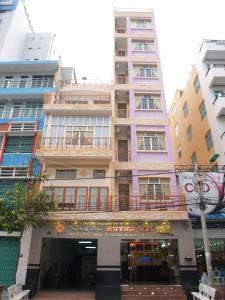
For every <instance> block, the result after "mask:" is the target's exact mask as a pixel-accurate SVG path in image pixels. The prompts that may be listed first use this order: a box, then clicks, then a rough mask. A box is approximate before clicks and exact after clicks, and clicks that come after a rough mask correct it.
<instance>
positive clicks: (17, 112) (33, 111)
mask: <svg viewBox="0 0 225 300" xmlns="http://www.w3.org/2000/svg"><path fill="white" fill-rule="evenodd" d="M42 116H43V109H42V108H41V107H37V108H24V109H22V108H7V107H4V108H3V109H0V119H3V118H35V119H36V118H41V117H42Z"/></svg>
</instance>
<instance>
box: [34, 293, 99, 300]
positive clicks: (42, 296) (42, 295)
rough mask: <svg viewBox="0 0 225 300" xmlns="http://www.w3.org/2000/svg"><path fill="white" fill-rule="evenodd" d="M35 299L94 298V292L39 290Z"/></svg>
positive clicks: (81, 299) (84, 299) (87, 299)
mask: <svg viewBox="0 0 225 300" xmlns="http://www.w3.org/2000/svg"><path fill="white" fill-rule="evenodd" d="M33 299H35V300H39V299H42V300H52V299H55V300H72V299H74V300H95V292H60V291H58V292H56V291H55V292H39V293H38V294H37V295H36V296H35V297H34V298H33Z"/></svg>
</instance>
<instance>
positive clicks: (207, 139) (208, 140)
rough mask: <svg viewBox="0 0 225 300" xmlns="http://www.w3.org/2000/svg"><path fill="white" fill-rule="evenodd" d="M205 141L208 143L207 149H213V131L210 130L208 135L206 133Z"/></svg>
mask: <svg viewBox="0 0 225 300" xmlns="http://www.w3.org/2000/svg"><path fill="white" fill-rule="evenodd" d="M205 142H206V145H207V149H208V150H211V149H212V147H213V139H212V134H211V131H209V132H208V133H207V134H206V135H205Z"/></svg>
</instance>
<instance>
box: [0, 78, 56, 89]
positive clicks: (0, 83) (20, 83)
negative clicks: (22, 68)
mask: <svg viewBox="0 0 225 300" xmlns="http://www.w3.org/2000/svg"><path fill="white" fill-rule="evenodd" d="M53 86H54V79H53V78H47V79H19V80H15V79H4V80H0V88H5V89H9V88H48V87H53Z"/></svg>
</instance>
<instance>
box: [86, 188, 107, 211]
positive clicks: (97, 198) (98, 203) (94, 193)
mask: <svg viewBox="0 0 225 300" xmlns="http://www.w3.org/2000/svg"><path fill="white" fill-rule="evenodd" d="M89 198H90V203H89V206H90V209H93V210H96V209H98V210H103V209H105V208H106V207H107V199H108V188H107V187H90V188H89Z"/></svg>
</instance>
